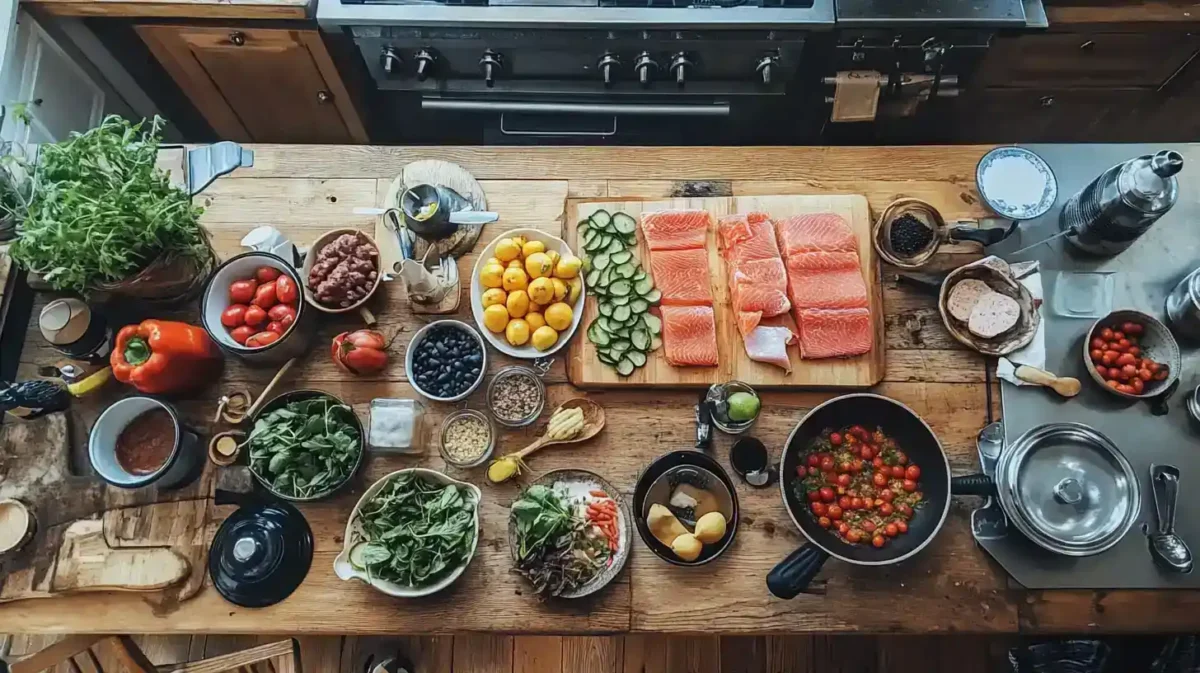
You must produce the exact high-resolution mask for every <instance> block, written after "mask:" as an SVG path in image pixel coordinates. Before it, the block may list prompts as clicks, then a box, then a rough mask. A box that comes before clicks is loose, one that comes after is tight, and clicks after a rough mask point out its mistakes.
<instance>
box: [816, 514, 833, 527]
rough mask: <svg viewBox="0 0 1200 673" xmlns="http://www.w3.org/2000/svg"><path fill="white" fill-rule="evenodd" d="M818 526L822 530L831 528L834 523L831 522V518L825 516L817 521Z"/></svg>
mask: <svg viewBox="0 0 1200 673" xmlns="http://www.w3.org/2000/svg"><path fill="white" fill-rule="evenodd" d="M817 525H818V526H820V527H821V528H829V527H830V526H832V525H833V522H832V521H830V520H829V517H827V516H823V517H820V518H818V519H817Z"/></svg>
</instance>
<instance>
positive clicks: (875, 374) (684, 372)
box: [565, 194, 885, 388]
mask: <svg viewBox="0 0 1200 673" xmlns="http://www.w3.org/2000/svg"><path fill="white" fill-rule="evenodd" d="M601 208H603V209H604V210H607V211H609V212H610V213H616V212H624V213H628V214H629V215H632V216H633V217H635V218H638V219H639V223H640V219H641V218H640V215H641V213H643V212H650V211H654V210H682V209H696V210H707V211H708V212H709V213H712V215H713V220H712V223H711V225H710V229H709V232H708V270H709V281H710V282H711V284H712V290H713V304H714V306H713V308H714V311H715V313H716V320H717V350H718V353H719V360H720V362H719V364H718V365H717V366H716V367H673V366H671V365H670V364H669V363H668V362H667V360H666V357H664V355H663V352H662V350H661V349H660V350H658V351H655V352H653V353H651V354H650V356H649V359H648V360H647V362H646V366H645V367H642V368H640V369H638V370H636V371H635V372H634V373H633V375H632V376H628V377H622V376H619V375H618V374H617V372H616V370H615V369H614V368H612V367H610V366H608V365H606V364H604V363H603V362H600V360H598V359H597V357H596V349H595V347H594V346H593V345H592V344H591V343H590V342H589V341H588V339H587V335H586V334H583V336H581V337H580V338H577V339H575V340H574V341H572V343H571V347H570V350H569V351H568V352H569V361H568V366H567V376H568V378H569V379H570V381H571V383H574V384H575V385H577V386H579V387H581V388H589V387H618V386H632V387H648V386H705V385H709V384H713V383H722V382H725V381H729V380H731V379H736V380H738V381H744V382H746V383H749V384H750V385H752V386H756V387H784V386H787V387H819V388H839V387H852V388H863V387H866V386H872V385H875V384H876V383H879V381H881V380H882V379H883V373H884V352H885V347H884V332H883V299H882V293H881V287H880V283H879V265H878V263H877V259H876V257H877V256H876V253H875V248H874V247H873V246H872V245H871V214H870V208H869V207H868V205H867V199H866V197H864V196H860V195H857V194H827V195H799V194H798V195H783V196H733V197H721V198H696V199H669V200H663V201H591V200H589V201H581V202H574V203H572V204H571V205H570V206H569V207H568V209H567V221H566V224H565V234H566V235H565V239H566V241H567V243H568V244H569V245H570V246H571V247H572V249H574V250H580V248H579V246H578V241H577V240H576V238H577V237H576V233H577V230H578V223H579V222H580V221H581V220H584V219H586V218H588V217H590V216H591V214H592V213H594V212H596V210H598V209H601ZM754 211H761V212H766V213H769V214H770V215H771V216H772V217H775V218H783V217H788V216H792V215H802V214H805V213H829V212H831V213H836V214H838V215H841V216H842V217H843V218H845V220H846V221H847V222H849V223H850V226H851V228H852V229H853V230H854V233H855V234H856V235H857V236H858V255H859V261H860V263H861V264H862V268H863V275H864V276H865V278H866V281H867V297H868V301H869V302H870V310H871V317H872V321H873V327H874V331H875V336H874V339H875V347H874V348H873V349H872V350H871V352H870V353H867V354H865V355H860V356H858V357H853V358H828V359H821V360H801V359H800V350H799V347H798V346H797V345H793V346H791V347H789V348H788V354H789V357H790V358H791V360H792V372H791V373H790V374H788V373H787V372H785V371H784V370H783V369H781V368H779V367H776V366H774V365H769V364H764V363H761V362H755V361H753V360H751V359H750V358H749V356H747V355H746V349H745V347H744V346H743V344H742V335H741V333H740V332H739V331H738V328H737V324H736V321H735V320H734V314H733V310H732V306H731V303H730V302H731V299H730V296H729V284H728V280H729V277H728V272H727V271H726V267H725V261H724V260H723V259H722V258H721V253H720V251H719V250H718V249H717V234H716V227H717V220H718V219H719V218H720V217H721V216H723V215H730V214H734V213H749V212H754ZM580 254H583V253H582V252H581V253H580ZM636 254H637V257H638V259H639V260H641V262H642V267H643V268H644V269H646V271H647V273H649V272H650V251H649V248H647V247H646V240H645V237H644V236H643V235H642V232H641V227H640V226H639V228H638V243H637V252H636ZM597 314H598V313H597V305H596V299H595V297H591V296H589V298H588V301H587V304H586V306H585V307H584V316H583V324H582V326H583V330H581V332H586V329H587V326H588V325H590V324H591V321H592V320H593V319H594V318H595V317H596V316H597ZM764 324H783V325H787V326H789V327H791V328H792V331H794V332H796V333H797V334H799V330H797V329H796V323H795V320H794V319H793V317H792V316H791V314H790V313H789V314H788V315H784V316H779V317H777V318H773V319H769V320H765V321H764Z"/></svg>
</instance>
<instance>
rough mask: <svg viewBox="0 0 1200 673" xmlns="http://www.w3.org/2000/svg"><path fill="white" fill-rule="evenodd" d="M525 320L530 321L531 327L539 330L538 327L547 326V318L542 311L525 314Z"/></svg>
mask: <svg viewBox="0 0 1200 673" xmlns="http://www.w3.org/2000/svg"><path fill="white" fill-rule="evenodd" d="M525 322H527V323H529V329H531V330H537V328H539V327H543V326H545V324H546V319H545V318H544V317H542V314H541V313H538V312H537V311H530V312H529V313H526V314H525Z"/></svg>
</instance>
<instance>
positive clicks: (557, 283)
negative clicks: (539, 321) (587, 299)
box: [550, 278, 567, 301]
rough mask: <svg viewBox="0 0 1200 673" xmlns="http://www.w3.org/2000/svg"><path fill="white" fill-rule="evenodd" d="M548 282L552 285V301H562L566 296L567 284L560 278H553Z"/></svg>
mask: <svg viewBox="0 0 1200 673" xmlns="http://www.w3.org/2000/svg"><path fill="white" fill-rule="evenodd" d="M550 282H552V283H554V301H562V300H563V298H564V297H566V296H567V284H566V283H564V282H563V281H562V279H560V278H555V279H553V280H551V281H550Z"/></svg>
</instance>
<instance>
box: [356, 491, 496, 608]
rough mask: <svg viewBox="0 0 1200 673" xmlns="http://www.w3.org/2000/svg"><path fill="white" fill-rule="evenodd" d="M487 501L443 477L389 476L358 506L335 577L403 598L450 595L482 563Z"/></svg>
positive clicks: (474, 492) (476, 493)
mask: <svg viewBox="0 0 1200 673" xmlns="http://www.w3.org/2000/svg"><path fill="white" fill-rule="evenodd" d="M482 495H483V494H482V492H481V491H480V490H479V488H478V487H477V486H474V485H473V484H468V483H466V482H462V481H457V480H455V479H451V478H450V477H447V476H446V475H444V474H442V473H441V472H437V471H436V470H427V469H424V468H419V467H414V468H409V469H407V470H398V471H396V472H393V473H391V474H389V475H387V476H386V477H384V478H382V479H380V480H379V481H377V482H375V483H374V484H372V485H371V487H370V488H368V489H367V492H366V493H364V494H363V496H362V498H361V499H359V501H358V504H356V505H355V506H354V511H353V512H351V514H350V520H349V522H347V524H346V534H345V538H344V539H345V546H344V548H343V549H342V553H340V554H338V557H337V559H335V560H334V562H333V570H334V572H335V573H336V574H337V576H338V577H340V578H342V579H343V580H351V579H357V580H360V581H362V582H365V583H366V584H369V585H371V586H372V587H374V588H375V589H377V590H379V591H381V592H383V593H385V594H387V595H389V596H396V597H400V598H416V597H419V596H428V595H429V594H433V593H436V592H438V591H441V590H442V589H445V588H446V587H448V586H450V585H451V584H453V583H454V581H455V580H456V579H458V577H459V576H460V575H462V573H463V571H464V570H466V568H467V565H468V564H469V563H470V562H471V559H472V558H473V557H474V556H475V548H476V547H477V546H478V544H479V499H480V498H481V497H482Z"/></svg>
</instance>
